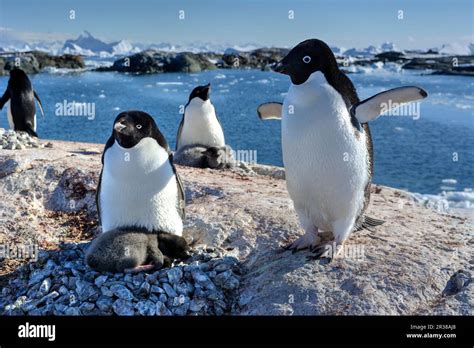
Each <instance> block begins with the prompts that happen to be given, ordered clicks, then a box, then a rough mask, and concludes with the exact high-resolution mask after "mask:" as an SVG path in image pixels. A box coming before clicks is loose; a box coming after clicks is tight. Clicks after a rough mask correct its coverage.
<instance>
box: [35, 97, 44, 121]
mask: <svg viewBox="0 0 474 348" xmlns="http://www.w3.org/2000/svg"><path fill="white" fill-rule="evenodd" d="M33 94H34V95H35V98H36V100H37V101H38V105H39V107H40V110H41V115H43V118H44V110H43V104H42V103H41V99H40V97H39V96H38V93H36V91H35V90H33Z"/></svg>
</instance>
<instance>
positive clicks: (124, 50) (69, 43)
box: [63, 30, 139, 56]
mask: <svg viewBox="0 0 474 348" xmlns="http://www.w3.org/2000/svg"><path fill="white" fill-rule="evenodd" d="M138 51H139V49H136V48H135V47H133V46H132V44H131V43H130V42H128V41H126V40H120V41H115V42H111V43H106V42H104V41H102V40H100V39H97V38H95V37H94V36H92V34H91V33H89V32H88V31H86V30H85V31H84V32H83V33H82V34H81V35H79V37H78V38H77V39H73V40H66V42H65V43H64V46H63V52H64V53H74V54H81V55H85V56H94V55H101V56H104V55H111V56H117V55H125V54H130V53H134V52H138Z"/></svg>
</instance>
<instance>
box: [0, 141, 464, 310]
mask: <svg viewBox="0 0 474 348" xmlns="http://www.w3.org/2000/svg"><path fill="white" fill-rule="evenodd" d="M41 142H42V141H40V143H41ZM51 143H52V145H53V146H52V147H47V148H29V149H24V150H21V151H17V150H14V151H12V150H0V173H3V174H2V175H0V194H1V196H2V197H3V199H2V200H1V201H0V245H1V246H3V249H0V252H1V251H2V250H3V252H4V254H5V246H7V247H8V248H9V250H10V249H12V248H13V249H15V248H16V250H17V251H18V250H19V249H21V248H23V249H22V250H25V249H26V247H28V246H33V247H32V249H33V250H34V248H35V247H37V248H38V249H39V258H38V260H37V261H36V262H34V260H25V257H24V256H25V255H23V258H20V257H18V253H16V255H15V254H14V253H12V252H11V251H10V252H9V253H8V255H4V256H7V257H6V258H4V259H2V260H1V261H0V286H1V287H2V292H1V295H0V311H1V312H3V313H7V314H23V313H25V312H26V313H28V314H31V315H34V314H39V315H41V314H46V313H53V314H68V315H81V314H83V315H87V314H114V313H115V314H118V315H131V314H134V315H171V314H173V315H184V314H187V315H189V314H192V313H197V314H213V315H214V314H243V315H246V314H258V315H263V314H267V315H290V314H294V315H319V314H329V315H330V314H344V315H361V314H404V315H414V314H425V315H433V314H438V315H450V314H455V315H472V314H473V310H472V308H473V306H472V305H473V303H472V298H473V297H472V295H473V285H472V281H471V279H472V267H473V265H472V246H473V237H472V230H473V229H472V217H468V216H464V215H462V214H461V213H453V212H438V211H435V210H432V209H430V208H427V207H424V206H422V205H421V204H418V203H416V202H415V201H414V200H413V198H412V196H411V195H410V194H409V193H407V192H404V191H400V190H395V189H392V188H388V187H383V186H379V187H377V188H375V187H374V188H373V195H372V204H371V207H370V209H369V212H368V213H369V215H370V216H373V217H375V218H378V219H383V220H385V221H386V223H385V224H384V225H382V226H380V227H377V228H376V229H375V230H374V231H373V232H371V231H361V232H357V233H353V234H352V235H351V237H350V238H349V239H348V241H347V243H346V247H345V249H344V257H341V258H336V259H335V260H334V261H333V262H331V263H329V264H328V263H327V262H325V261H324V260H322V261H313V260H308V259H307V257H308V256H310V255H311V254H310V252H308V251H302V252H298V253H295V254H292V253H291V252H289V251H283V250H282V249H281V246H283V245H286V244H287V243H288V242H290V241H292V240H293V239H295V238H296V237H298V236H299V235H300V234H301V233H302V231H301V230H300V228H299V227H298V222H297V217H296V214H295V212H294V210H293V208H292V203H291V200H290V199H289V197H288V194H287V191H286V188H285V182H284V181H283V180H281V179H280V178H281V177H283V176H284V171H283V170H282V169H281V168H274V167H271V166H259V165H253V166H250V165H249V166H244V167H239V168H237V169H235V170H233V171H216V170H206V169H197V168H185V167H180V166H179V167H178V171H179V173H180V174H181V177H182V179H183V181H184V184H185V187H186V201H187V220H186V224H185V226H186V228H185V236H186V237H187V238H192V239H193V242H194V244H195V246H196V248H197V250H200V251H199V252H198V253H197V255H196V256H195V258H194V259H192V260H190V261H189V262H187V263H186V264H179V265H176V266H175V267H173V268H170V269H164V270H160V271H157V272H155V273H151V274H148V275H146V274H145V273H142V274H139V275H133V276H132V275H124V274H116V275H112V274H98V273H96V272H94V271H92V270H90V269H88V268H87V267H86V266H84V264H83V261H82V253H83V249H84V248H85V246H86V245H87V242H88V241H89V240H90V239H92V238H93V236H94V235H95V234H96V233H98V228H97V216H96V214H97V213H96V209H95V203H94V194H95V188H96V185H97V178H98V174H99V171H100V154H101V151H102V148H103V145H97V144H84V143H72V142H59V141H52V142H51ZM259 172H260V174H258V173H259ZM261 174H263V175H261ZM208 247H209V248H210V249H207V248H208ZM24 254H25V253H24ZM0 256H1V255H0ZM234 257H235V259H234ZM223 260H233V261H235V262H231V263H229V264H226V262H224V261H223ZM193 267H197V268H193ZM193 269H194V270H197V269H199V271H197V272H194V273H193ZM135 277H137V278H135ZM141 277H145V278H146V279H148V278H151V279H154V278H156V279H155V280H156V281H152V280H150V281H148V282H144V281H141ZM197 284H199V286H197ZM115 285H116V286H115ZM206 289H216V291H215V292H213V291H211V293H206ZM203 291H204V292H203ZM71 294H72V295H73V296H72V297H71V296H70V295H71Z"/></svg>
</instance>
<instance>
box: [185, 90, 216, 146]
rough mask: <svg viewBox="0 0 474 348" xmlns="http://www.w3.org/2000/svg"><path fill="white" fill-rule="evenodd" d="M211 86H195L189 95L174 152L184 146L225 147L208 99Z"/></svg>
mask: <svg viewBox="0 0 474 348" xmlns="http://www.w3.org/2000/svg"><path fill="white" fill-rule="evenodd" d="M210 90H211V84H210V83H208V84H207V85H204V86H197V87H196V88H194V89H193V91H192V92H191V94H190V95H189V100H188V103H187V104H186V106H185V108H184V115H183V118H182V119H181V123H180V125H179V129H178V135H177V137H176V150H179V149H180V148H181V147H183V146H186V145H195V144H199V145H201V146H204V147H221V146H224V145H225V140H224V132H223V130H222V126H221V124H220V122H219V119H218V118H217V115H216V110H215V108H214V105H212V103H211V100H210V99H209V93H210Z"/></svg>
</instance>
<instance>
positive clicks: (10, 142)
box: [0, 128, 45, 150]
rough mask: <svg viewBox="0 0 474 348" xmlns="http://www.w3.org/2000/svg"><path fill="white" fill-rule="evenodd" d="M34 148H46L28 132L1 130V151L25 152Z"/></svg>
mask: <svg viewBox="0 0 474 348" xmlns="http://www.w3.org/2000/svg"><path fill="white" fill-rule="evenodd" d="M33 147H45V145H44V144H41V143H40V142H39V140H38V138H35V137H32V136H30V135H29V134H28V133H26V132H15V131H14V130H5V129H3V128H0V150H1V149H6V150H24V149H27V148H33Z"/></svg>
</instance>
